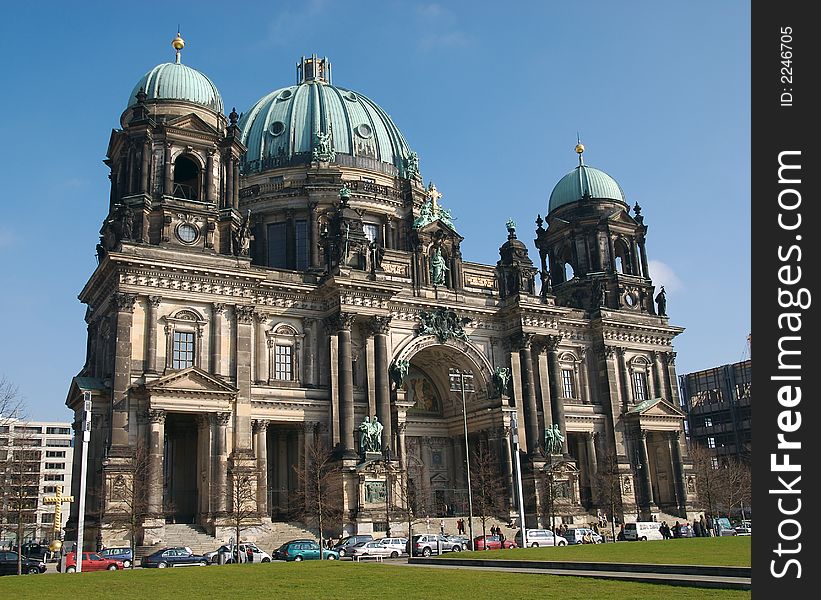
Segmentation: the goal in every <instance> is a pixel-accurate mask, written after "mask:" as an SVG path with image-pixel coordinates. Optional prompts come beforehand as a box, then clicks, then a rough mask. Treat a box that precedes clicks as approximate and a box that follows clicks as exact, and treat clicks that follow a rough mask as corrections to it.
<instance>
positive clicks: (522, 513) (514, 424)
mask: <svg viewBox="0 0 821 600" xmlns="http://www.w3.org/2000/svg"><path fill="white" fill-rule="evenodd" d="M510 424H511V428H510V433H511V434H512V435H513V452H514V455H515V456H516V459H515V460H514V465H515V466H516V499H517V500H518V502H519V526H520V527H521V528H522V547H523V548H527V527H525V501H524V494H523V493H522V464H521V459H520V458H519V423H518V420H517V418H516V413H515V412H514V413H511V415H510Z"/></svg>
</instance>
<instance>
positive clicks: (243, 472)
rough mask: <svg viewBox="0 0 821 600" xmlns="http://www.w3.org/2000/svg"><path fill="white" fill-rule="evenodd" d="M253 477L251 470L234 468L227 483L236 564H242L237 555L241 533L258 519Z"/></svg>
mask: <svg viewBox="0 0 821 600" xmlns="http://www.w3.org/2000/svg"><path fill="white" fill-rule="evenodd" d="M253 475H254V473H253V470H248V469H241V468H234V469H233V471H232V473H231V474H230V481H229V483H228V485H229V486H230V491H231V506H230V508H229V510H228V513H227V516H228V519H229V521H230V522H231V526H232V527H233V528H234V531H235V533H236V538H235V541H234V548H233V550H234V553H235V555H236V561H237V562H238V563H239V562H243V557H242V556H240V555H239V543H240V541H241V540H242V538H241V536H242V531H243V530H244V529H245V528H246V527H247V526H248V525H250V524H251V523H252V522H255V521H256V520H257V519H258V517H259V512H258V510H257V490H256V480H255V478H254V476H253Z"/></svg>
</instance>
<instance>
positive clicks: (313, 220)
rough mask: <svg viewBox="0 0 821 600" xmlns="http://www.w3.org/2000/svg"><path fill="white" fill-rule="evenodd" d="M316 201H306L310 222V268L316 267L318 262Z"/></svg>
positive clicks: (317, 212) (317, 214)
mask: <svg viewBox="0 0 821 600" xmlns="http://www.w3.org/2000/svg"><path fill="white" fill-rule="evenodd" d="M318 204H319V203H318V202H308V222H309V223H310V228H309V232H310V236H311V237H310V242H309V243H310V246H309V247H310V249H311V268H313V269H318V268H319V266H320V264H319V211H318V210H317V206H318Z"/></svg>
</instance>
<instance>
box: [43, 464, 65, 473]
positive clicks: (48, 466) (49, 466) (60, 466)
mask: <svg viewBox="0 0 821 600" xmlns="http://www.w3.org/2000/svg"><path fill="white" fill-rule="evenodd" d="M65 468H66V463H50V462H47V463H46V469H52V470H54V471H58V470H60V469H65Z"/></svg>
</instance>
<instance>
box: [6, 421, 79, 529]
mask: <svg viewBox="0 0 821 600" xmlns="http://www.w3.org/2000/svg"><path fill="white" fill-rule="evenodd" d="M73 454H74V448H73V438H72V431H71V423H67V422H51V421H21V420H14V419H3V418H0V496H2V497H0V530H1V531H0V538H2V539H3V540H15V539H16V537H17V522H18V517H22V518H21V519H20V520H22V522H23V523H24V527H23V539H24V541H29V540H33V541H37V542H39V541H41V540H47V541H50V540H52V539H53V536H54V533H53V532H54V520H55V511H56V506H55V504H54V503H48V502H45V499H46V498H48V497H50V496H54V495H55V494H57V490H58V487H59V486H63V489H62V491H63V495H65V496H68V495H69V489H70V486H71V469H72V465H73ZM68 516H69V510H68V505H67V504H64V505H63V506H62V510H61V518H60V529H61V537H62V530H63V529H64V528H65V525H66V521H67V520H68Z"/></svg>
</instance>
